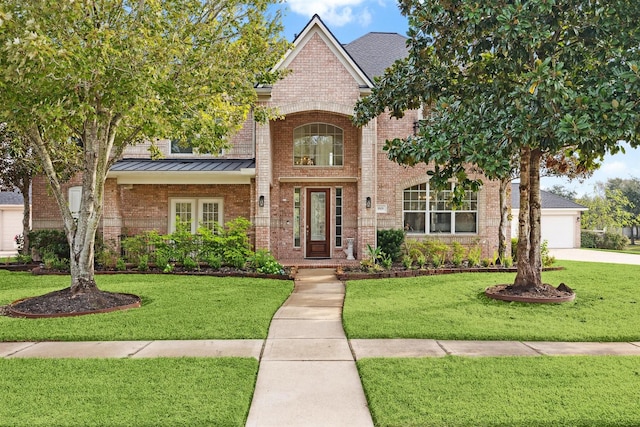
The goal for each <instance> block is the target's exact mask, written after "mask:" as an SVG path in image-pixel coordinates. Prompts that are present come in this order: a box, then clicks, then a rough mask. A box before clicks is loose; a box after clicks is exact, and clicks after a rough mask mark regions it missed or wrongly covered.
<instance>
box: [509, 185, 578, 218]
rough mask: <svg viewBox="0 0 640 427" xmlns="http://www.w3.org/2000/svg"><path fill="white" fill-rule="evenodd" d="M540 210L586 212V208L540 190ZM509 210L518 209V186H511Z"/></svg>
mask: <svg viewBox="0 0 640 427" xmlns="http://www.w3.org/2000/svg"><path fill="white" fill-rule="evenodd" d="M540 197H541V199H542V200H541V202H542V209H573V210H579V211H586V210H587V209H588V208H587V207H586V206H583V205H581V204H579V203H576V202H574V201H572V200H569V199H565V198H564V197H560V196H558V195H556V194H553V193H550V192H548V191H544V190H540ZM511 208H512V209H520V184H511Z"/></svg>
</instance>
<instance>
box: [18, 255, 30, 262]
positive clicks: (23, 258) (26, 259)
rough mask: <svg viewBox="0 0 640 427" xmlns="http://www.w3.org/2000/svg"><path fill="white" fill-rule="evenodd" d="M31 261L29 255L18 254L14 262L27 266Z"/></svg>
mask: <svg viewBox="0 0 640 427" xmlns="http://www.w3.org/2000/svg"><path fill="white" fill-rule="evenodd" d="M31 261H32V259H31V255H24V254H18V255H16V262H17V263H18V264H29V263H30V262H31Z"/></svg>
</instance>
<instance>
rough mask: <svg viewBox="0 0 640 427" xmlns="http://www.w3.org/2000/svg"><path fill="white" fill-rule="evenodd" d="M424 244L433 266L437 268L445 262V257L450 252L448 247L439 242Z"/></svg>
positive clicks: (431, 241)
mask: <svg viewBox="0 0 640 427" xmlns="http://www.w3.org/2000/svg"><path fill="white" fill-rule="evenodd" d="M425 243H426V247H427V248H428V253H429V255H428V256H429V257H430V258H431V262H432V263H433V265H434V266H436V267H439V266H441V265H442V264H444V263H445V262H446V261H447V256H448V255H449V252H450V251H451V248H450V247H449V245H447V244H446V243H444V242H441V241H439V240H429V241H427V242H425Z"/></svg>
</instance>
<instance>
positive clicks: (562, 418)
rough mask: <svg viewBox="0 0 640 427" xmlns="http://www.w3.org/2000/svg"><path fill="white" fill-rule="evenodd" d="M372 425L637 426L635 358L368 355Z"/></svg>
mask: <svg viewBox="0 0 640 427" xmlns="http://www.w3.org/2000/svg"><path fill="white" fill-rule="evenodd" d="M358 369H359V371H360V375H361V376H362V381H363V386H364V390H365V393H366V395H367V398H368V401H369V406H370V409H371V413H372V416H373V419H374V423H375V425H376V426H379V427H388V426H402V427H409V426H433V427H435V426H447V427H454V426H460V427H461V426H517V427H524V426H536V427H540V426H548V427H550V426H554V427H555V426H572V427H575V426H603V427H606V426H638V425H640V411H639V410H638V401H640V388H639V387H638V383H639V382H640V360H639V358H638V357H620V356H618V357H614V356H591V357H584V356H582V357H521V358H516V357H504V358H460V357H446V358H423V359H363V360H360V361H359V362H358Z"/></svg>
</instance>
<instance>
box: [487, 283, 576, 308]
mask: <svg viewBox="0 0 640 427" xmlns="http://www.w3.org/2000/svg"><path fill="white" fill-rule="evenodd" d="M484 293H485V295H486V296H488V297H489V298H492V299H496V300H500V301H512V302H528V303H542V304H545V303H546V304H557V303H562V302H568V301H573V300H574V299H575V297H576V294H575V293H574V292H573V290H572V289H571V288H569V287H568V286H567V285H565V284H564V283H561V284H560V286H558V287H557V288H554V287H553V286H551V285H549V284H546V283H545V284H543V285H542V286H539V287H536V288H533V289H519V288H517V287H515V286H513V285H497V286H492V287H490V288H487V289H486V290H485V292H484Z"/></svg>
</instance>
